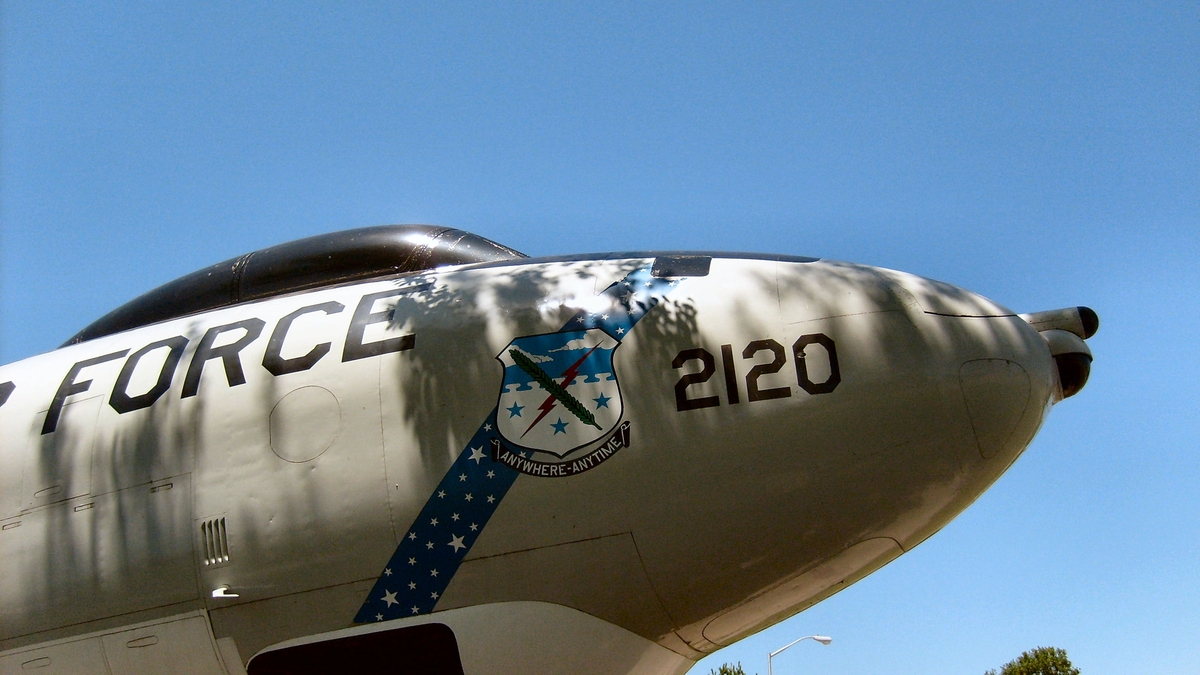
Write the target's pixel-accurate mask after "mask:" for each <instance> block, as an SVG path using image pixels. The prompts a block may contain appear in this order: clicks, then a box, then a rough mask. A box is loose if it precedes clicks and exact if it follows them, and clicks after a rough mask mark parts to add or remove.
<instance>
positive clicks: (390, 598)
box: [382, 592, 400, 608]
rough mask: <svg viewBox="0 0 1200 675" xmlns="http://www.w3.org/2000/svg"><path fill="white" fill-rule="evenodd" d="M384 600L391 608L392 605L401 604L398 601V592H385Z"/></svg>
mask: <svg viewBox="0 0 1200 675" xmlns="http://www.w3.org/2000/svg"><path fill="white" fill-rule="evenodd" d="M382 600H383V601H384V602H386V603H387V606H388V608H391V606H392V605H398V604H400V603H399V602H396V594H395V593H394V592H392V593H384V594H383V598H382Z"/></svg>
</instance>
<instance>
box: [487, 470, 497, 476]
mask: <svg viewBox="0 0 1200 675" xmlns="http://www.w3.org/2000/svg"><path fill="white" fill-rule="evenodd" d="M487 477H488V478H495V477H496V472H495V471H491V470H489V471H488V472H487Z"/></svg>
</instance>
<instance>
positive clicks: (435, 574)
mask: <svg viewBox="0 0 1200 675" xmlns="http://www.w3.org/2000/svg"><path fill="white" fill-rule="evenodd" d="M429 576H431V577H436V576H437V570H429Z"/></svg>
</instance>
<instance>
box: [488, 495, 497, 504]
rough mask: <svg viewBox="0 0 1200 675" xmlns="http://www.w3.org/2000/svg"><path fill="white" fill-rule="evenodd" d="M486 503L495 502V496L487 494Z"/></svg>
mask: <svg viewBox="0 0 1200 675" xmlns="http://www.w3.org/2000/svg"><path fill="white" fill-rule="evenodd" d="M488 503H489V504H495V503H496V498H495V497H493V496H492V495H488Z"/></svg>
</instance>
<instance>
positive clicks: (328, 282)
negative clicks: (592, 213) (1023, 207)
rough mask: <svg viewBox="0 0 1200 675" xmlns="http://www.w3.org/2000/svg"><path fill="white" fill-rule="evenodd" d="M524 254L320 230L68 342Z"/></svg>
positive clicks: (482, 244) (435, 238) (459, 234)
mask: <svg viewBox="0 0 1200 675" xmlns="http://www.w3.org/2000/svg"><path fill="white" fill-rule="evenodd" d="M525 257H527V256H526V255H525V254H523V253H520V252H517V251H514V250H513V249H511V248H508V247H507V246H502V245H500V244H497V243H496V242H494V241H491V240H489V239H484V238H483V237H480V236H478V235H474V234H471V233H470V232H463V231H462V230H456V229H453V228H449V227H437V226H434V225H384V226H382V227H365V228H361V229H356V230H344V231H342V232H334V233H332V234H322V235H318V236H315V237H308V238H307V239H298V240H296V241H291V242H288V243H286V244H279V245H278V246H272V247H270V248H264V249H262V250H260V251H254V252H253V253H247V254H246V255H243V256H239V257H237V258H233V259H231V260H226V261H225V262H222V263H217V264H216V265H213V266H211V267H206V268H204V269H202V270H199V271H196V272H192V273H191V274H188V275H187V276H183V277H180V278H178V279H176V280H174V281H171V282H169V283H166V284H163V285H162V286H159V287H158V288H156V289H154V290H152V291H150V292H149V293H146V294H144V295H142V296H140V297H138V298H135V299H133V300H131V301H130V302H127V303H125V304H124V305H121V306H120V307H118V308H116V309H114V310H113V311H111V312H109V313H108V314H106V315H104V316H103V317H101V318H100V319H98V320H97V321H95V322H94V323H92V324H91V325H90V326H88V327H87V328H84V329H83V330H81V331H80V332H79V333H77V334H76V335H75V336H74V337H72V338H71V339H70V340H68V341H67V342H66V344H65V345H63V346H66V345H73V344H79V343H80V342H86V341H88V340H92V339H95V338H98V337H103V336H105V335H112V334H114V333H120V332H122V331H126V330H130V329H133V328H138V327H139V326H146V325H149V324H152V323H158V322H159V321H166V320H168V319H175V318H178V317H181V316H187V315H189V314H196V313H198V312H205V311H208V310H213V309H218V308H220V307H228V306H230V305H236V304H239V303H243V302H250V301H251V300H261V299H263V298H269V297H273V296H276V295H284V294H287V293H294V292H296V291H303V290H308V289H312V288H319V287H322V286H334V285H337V284H343V283H348V282H353V281H361V280H365V279H371V278H376V277H385V276H392V275H397V274H406V273H410V272H419V271H421V270H428V269H433V268H435V267H440V266H443V265H462V264H467V263H476V262H495V261H500V260H513V259H517V258H525Z"/></svg>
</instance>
